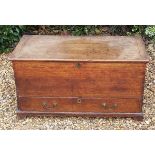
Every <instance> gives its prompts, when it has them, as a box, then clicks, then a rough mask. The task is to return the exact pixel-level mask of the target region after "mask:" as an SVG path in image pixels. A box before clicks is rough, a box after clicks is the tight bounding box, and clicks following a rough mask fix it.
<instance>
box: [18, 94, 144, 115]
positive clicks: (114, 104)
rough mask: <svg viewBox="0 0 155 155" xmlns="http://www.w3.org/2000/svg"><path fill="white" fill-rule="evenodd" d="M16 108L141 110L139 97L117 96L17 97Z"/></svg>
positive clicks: (88, 110) (106, 111) (49, 110)
mask: <svg viewBox="0 0 155 155" xmlns="http://www.w3.org/2000/svg"><path fill="white" fill-rule="evenodd" d="M18 103H19V104H18V110H21V111H37V112H96V113H97V112H102V113H103V112H105V113H112V112H118V113H120V112H121V113H129V112H131V113H134V112H135V113H138V112H141V100H140V99H117V98H76V97H73V98H64V97H59V98H54V97H53V98H45V97H43V98H32V97H20V98H18Z"/></svg>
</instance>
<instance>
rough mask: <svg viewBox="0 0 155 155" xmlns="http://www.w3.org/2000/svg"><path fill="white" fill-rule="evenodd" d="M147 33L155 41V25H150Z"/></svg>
mask: <svg viewBox="0 0 155 155" xmlns="http://www.w3.org/2000/svg"><path fill="white" fill-rule="evenodd" d="M145 34H146V35H147V36H148V37H149V38H151V39H152V40H153V41H154V42H155V26H148V27H147V28H146V29H145Z"/></svg>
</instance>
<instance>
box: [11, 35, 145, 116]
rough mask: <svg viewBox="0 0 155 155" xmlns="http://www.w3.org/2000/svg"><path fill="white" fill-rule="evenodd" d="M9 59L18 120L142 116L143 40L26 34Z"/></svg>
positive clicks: (124, 37) (123, 37)
mask: <svg viewBox="0 0 155 155" xmlns="http://www.w3.org/2000/svg"><path fill="white" fill-rule="evenodd" d="M9 59H10V60H12V62H13V69H14V75H15V83H16V92H17V103H18V110H17V113H18V114H19V116H25V115H60V116H63V115H67V116H68V115H70V116H72V115H76V116H78V115H80V116H99V117H136V118H142V117H143V113H142V101H143V88H144V79H145V68H146V63H147V62H148V57H147V55H146V53H145V48H144V43H143V42H142V40H141V38H139V37H126V36H105V37H97V36H94V37H93V36H90V37H86V36H83V37H74V36H44V35H42V36H39V35H25V36H23V37H22V39H21V40H20V42H19V44H18V45H17V47H16V48H15V50H14V51H13V53H11V55H10V56H9Z"/></svg>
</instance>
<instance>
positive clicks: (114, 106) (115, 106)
mask: <svg viewBox="0 0 155 155" xmlns="http://www.w3.org/2000/svg"><path fill="white" fill-rule="evenodd" d="M101 106H102V107H103V108H104V109H116V108H117V104H116V103H114V104H112V105H111V106H108V105H107V103H102V104H101Z"/></svg>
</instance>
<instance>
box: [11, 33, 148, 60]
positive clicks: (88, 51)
mask: <svg viewBox="0 0 155 155" xmlns="http://www.w3.org/2000/svg"><path fill="white" fill-rule="evenodd" d="M10 60H33V61H36V60H44V61H143V62H144V61H145V62H147V61H148V56H147V54H146V52H145V47H144V43H143V41H142V39H141V38H140V37H127V36H102V37H97V36H82V37H78V36H46V35H25V36H23V37H22V39H21V40H20V42H19V44H18V45H17V47H16V48H15V50H14V51H13V53H12V54H11V55H10Z"/></svg>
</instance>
